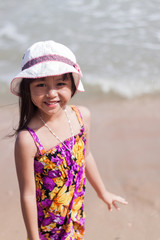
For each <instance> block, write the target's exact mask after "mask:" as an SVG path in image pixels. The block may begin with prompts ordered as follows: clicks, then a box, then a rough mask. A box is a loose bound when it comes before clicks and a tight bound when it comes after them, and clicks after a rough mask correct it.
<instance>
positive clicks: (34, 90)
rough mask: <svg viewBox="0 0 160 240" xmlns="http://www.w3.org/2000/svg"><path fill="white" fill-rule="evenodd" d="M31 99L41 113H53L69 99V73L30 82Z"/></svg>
mask: <svg viewBox="0 0 160 240" xmlns="http://www.w3.org/2000/svg"><path fill="white" fill-rule="evenodd" d="M30 92H31V99H32V102H33V103H34V105H36V106H37V107H38V109H39V111H40V112H41V113H43V114H47V115H53V114H55V113H57V112H59V110H61V109H62V108H63V107H64V106H65V105H66V104H67V103H68V102H69V100H70V99H71V95H72V82H71V78H70V75H69V74H63V75H58V76H49V77H44V78H38V79H36V80H34V81H33V82H32V83H31V84H30Z"/></svg>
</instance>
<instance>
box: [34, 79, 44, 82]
mask: <svg viewBox="0 0 160 240" xmlns="http://www.w3.org/2000/svg"><path fill="white" fill-rule="evenodd" d="M44 81H45V79H44V78H36V79H35V82H44Z"/></svg>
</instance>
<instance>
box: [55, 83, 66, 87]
mask: <svg viewBox="0 0 160 240" xmlns="http://www.w3.org/2000/svg"><path fill="white" fill-rule="evenodd" d="M64 85H66V83H65V82H59V83H57V86H59V87H61V86H64Z"/></svg>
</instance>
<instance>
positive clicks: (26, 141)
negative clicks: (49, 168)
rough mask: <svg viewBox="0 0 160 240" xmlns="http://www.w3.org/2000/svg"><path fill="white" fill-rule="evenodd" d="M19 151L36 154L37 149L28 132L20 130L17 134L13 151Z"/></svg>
mask: <svg viewBox="0 0 160 240" xmlns="http://www.w3.org/2000/svg"><path fill="white" fill-rule="evenodd" d="M17 149H18V150H19V151H24V150H25V152H26V151H28V152H32V153H36V151H37V149H36V146H35V144H34V140H33V138H32V136H31V134H30V133H29V132H28V130H22V131H20V132H19V133H18V135H17V138H16V142H15V150H17Z"/></svg>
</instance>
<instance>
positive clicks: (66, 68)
mask: <svg viewBox="0 0 160 240" xmlns="http://www.w3.org/2000/svg"><path fill="white" fill-rule="evenodd" d="M65 73H72V74H73V79H74V83H75V86H76V90H77V91H78V92H84V87H83V84H82V82H81V76H82V74H81V72H79V71H78V70H77V69H76V68H74V67H73V66H70V65H68V64H66V63H63V62H59V64H57V63H56V62H54V61H50V62H43V63H40V64H36V65H34V66H33V67H30V68H27V69H25V70H23V71H21V72H20V73H19V74H17V75H16V77H15V78H14V79H13V80H12V81H11V92H12V93H13V94H14V95H16V96H19V86H20V83H21V81H22V79H23V78H30V79H31V78H33V79H34V78H35V79H36V78H42V77H48V76H57V75H61V74H65Z"/></svg>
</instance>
